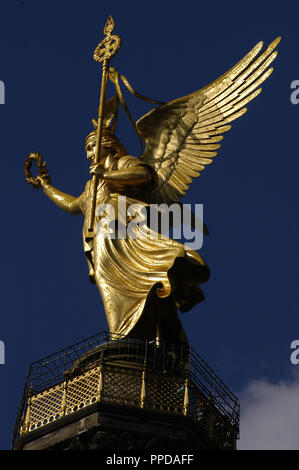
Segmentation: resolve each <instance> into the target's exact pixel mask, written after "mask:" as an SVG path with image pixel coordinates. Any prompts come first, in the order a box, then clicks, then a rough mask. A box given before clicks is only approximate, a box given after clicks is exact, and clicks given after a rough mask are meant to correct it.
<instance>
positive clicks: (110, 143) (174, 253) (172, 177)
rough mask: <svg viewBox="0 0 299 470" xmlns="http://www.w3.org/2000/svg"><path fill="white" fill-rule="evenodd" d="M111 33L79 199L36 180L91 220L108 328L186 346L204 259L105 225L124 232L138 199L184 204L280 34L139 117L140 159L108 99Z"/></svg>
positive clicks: (93, 261) (87, 239)
mask: <svg viewBox="0 0 299 470" xmlns="http://www.w3.org/2000/svg"><path fill="white" fill-rule="evenodd" d="M112 21H113V20H112ZM113 28H114V23H113V24H112V23H111V21H110V23H109V22H107V25H106V28H105V29H106V31H105V34H106V35H107V37H106V38H105V40H104V41H103V42H102V43H100V44H101V46H100V47H99V48H98V49H97V52H98V54H102V56H101V57H102V58H103V61H102V62H103V74H102V89H101V101H100V107H99V116H98V120H97V121H94V127H95V130H94V131H93V132H92V133H91V134H89V136H87V138H86V153H87V158H88V160H90V162H91V167H90V173H91V176H92V179H91V180H90V181H88V182H87V184H86V187H85V190H84V192H83V193H82V194H81V195H80V196H79V197H74V196H71V195H68V194H65V193H63V192H61V191H59V190H58V189H56V188H55V187H54V186H52V185H51V184H50V183H49V180H48V179H47V178H45V177H44V176H43V175H42V174H41V175H39V176H37V178H36V179H37V181H38V182H39V184H40V185H41V186H42V187H43V189H44V192H45V194H46V195H47V196H48V197H49V198H50V199H51V200H52V201H53V202H54V203H55V204H56V205H57V206H58V207H60V208H61V209H63V210H65V211H67V212H69V213H71V214H82V215H85V223H84V227H83V245H84V252H85V255H86V258H87V262H88V266H89V276H90V280H91V282H94V283H96V285H97V287H98V289H99V291H100V293H101V296H102V299H103V303H104V307H105V312H106V316H107V320H108V324H109V328H110V331H111V332H114V333H118V334H123V335H130V336H132V337H134V336H141V337H146V338H148V339H152V340H156V341H157V342H159V341H161V340H163V341H169V342H176V341H185V342H187V339H186V336H185V333H184V330H183V328H182V325H181V323H180V320H179V318H178V315H177V311H178V309H180V310H181V311H187V310H190V309H191V308H192V307H193V306H194V305H195V304H197V303H198V302H200V301H202V300H203V298H204V296H203V294H202V291H201V289H200V287H199V286H198V284H201V283H203V282H206V281H207V280H208V278H209V269H208V267H207V265H206V264H205V262H204V260H203V259H202V258H201V256H200V255H199V254H198V253H196V252H195V251H193V250H188V249H186V248H185V247H184V245H182V244H181V243H179V242H177V241H175V240H172V239H170V238H168V237H165V236H162V235H160V234H156V235H155V236H151V235H154V234H153V233H152V230H151V229H150V227H149V226H148V225H146V224H145V225H144V226H143V229H142V230H143V233H142V234H141V233H140V230H141V229H140V228H138V227H137V228H135V229H134V233H135V236H132V234H126V236H125V237H115V238H112V237H107V236H106V235H107V227H109V226H110V224H111V222H113V223H115V222H116V223H117V224H118V225H117V227H118V228H117V230H118V231H119V230H121V226H122V225H124V226H125V227H127V226H128V223H129V221H130V217H129V215H128V214H126V209H127V207H128V205H131V204H133V203H138V204H141V206H144V207H145V206H146V205H147V204H150V203H156V204H157V203H162V202H165V203H167V204H171V203H173V202H180V198H181V197H182V196H184V195H185V194H186V191H187V190H188V188H189V186H190V183H191V182H192V178H194V177H198V176H199V175H200V172H201V171H202V170H204V169H205V167H206V166H207V165H210V164H211V163H212V162H213V159H214V157H215V156H216V155H217V151H218V149H219V148H220V142H221V141H222V140H223V134H224V133H225V132H227V131H228V130H230V129H231V125H230V123H231V122H232V121H233V120H235V119H237V118H238V117H240V116H242V115H243V114H244V113H245V112H246V110H247V109H246V107H245V106H246V105H247V103H249V102H250V101H251V100H252V99H254V98H255V97H256V96H257V95H258V94H259V93H260V91H261V88H260V85H261V84H262V82H263V81H264V80H266V79H267V78H268V77H269V75H270V74H271V73H272V70H273V69H272V68H271V67H269V66H270V64H271V63H272V61H273V60H274V59H275V57H276V55H277V52H276V51H275V48H276V46H277V44H278V43H279V41H280V38H277V39H276V40H275V41H273V42H272V43H271V44H270V45H269V46H268V48H267V49H266V50H265V51H264V52H261V50H262V47H263V43H261V42H260V43H258V44H257V45H256V46H255V47H254V48H253V49H252V50H251V51H250V52H249V53H248V54H247V55H246V56H245V57H244V58H243V59H242V60H241V61H240V62H239V63H238V64H237V65H235V66H234V67H233V68H231V69H230V70H229V71H228V72H226V73H225V74H224V75H222V76H221V77H220V78H218V79H216V80H215V81H214V82H212V83H211V84H210V85H208V86H206V87H205V88H203V89H201V90H199V91H196V92H194V93H191V94H190V95H188V96H185V97H182V98H179V99H176V100H174V101H171V102H168V103H165V104H162V105H160V106H158V107H157V108H155V109H154V110H152V111H150V112H149V113H147V114H146V115H145V116H143V117H142V118H141V119H139V120H138V121H137V123H136V128H137V130H138V133H139V135H141V136H142V137H143V139H144V140H145V143H146V149H145V151H144V153H143V154H142V155H141V156H140V158H136V157H134V156H130V155H128V153H127V151H126V150H125V148H124V147H123V145H122V144H121V143H120V142H119V140H118V139H117V137H116V136H115V135H114V127H115V126H114V125H112V124H111V122H112V120H113V119H114V118H115V113H116V107H115V103H116V101H115V99H110V100H108V101H105V99H104V98H105V89H106V84H107V77H108V73H109V69H108V62H107V61H108V60H109V59H110V57H111V56H112V55H113V53H115V50H114V49H113V47H116V48H117V47H118V43H117V45H116V46H115V44H114V45H113V44H112V46H111V47H112V49H109V47H108V46H107V44H108V42H107V41H108V40H107V38H108V39H109V38H110V39H111V38H113V37H114V36H112V35H111V32H112V31H113ZM107 47H108V49H107ZM107 51H108V52H109V51H110V52H111V51H112V55H109V54H110V52H109V54H108V52H107ZM106 53H107V54H108V55H107V57H106V58H105V57H103V54H104V56H105V54H106ZM97 57H98V56H97ZM98 58H99V57H98ZM110 70H112V71H114V72H115V70H114V69H110ZM114 76H115V75H114ZM117 83H118V82H117ZM121 99H122V97H121V96H120V100H121ZM118 196H126V206H125V209H124V210H122V212H121V213H122V214H123V217H121V219H122V220H120V218H119V216H118V215H115V214H118V210H117V209H118V205H119V198H118ZM102 204H110V206H112V207H113V208H114V209H115V211H114V214H112V215H111V214H110V213H103V211H102V212H101V211H99V210H98V209H100V208H101V207H102ZM108 212H109V211H108ZM95 227H97V230H95ZM138 230H139V233H138V234H136V231H138ZM136 235H138V236H136Z"/></svg>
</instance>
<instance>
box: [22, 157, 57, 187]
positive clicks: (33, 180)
mask: <svg viewBox="0 0 299 470" xmlns="http://www.w3.org/2000/svg"><path fill="white" fill-rule="evenodd" d="M33 162H35V163H36V166H37V168H38V174H37V176H32V173H31V166H32V163H33ZM46 164H47V162H43V161H42V156H41V154H40V153H39V152H35V153H30V155H28V157H27V158H26V160H25V163H24V170H25V178H26V181H27V183H29V184H30V185H31V186H33V187H34V188H35V189H38V188H40V186H41V184H40V182H39V181H38V179H37V177H38V176H40V177H41V178H43V180H45V181H46V182H47V183H50V182H51V178H50V175H49V173H48V170H47V168H46Z"/></svg>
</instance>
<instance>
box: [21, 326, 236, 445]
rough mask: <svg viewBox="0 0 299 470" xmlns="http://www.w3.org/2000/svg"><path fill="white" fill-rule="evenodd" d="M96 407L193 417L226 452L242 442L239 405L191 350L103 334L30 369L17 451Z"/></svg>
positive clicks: (23, 398) (24, 394)
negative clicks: (40, 432)
mask: <svg viewBox="0 0 299 470" xmlns="http://www.w3.org/2000/svg"><path fill="white" fill-rule="evenodd" d="M96 402H101V403H110V404H117V405H120V406H131V407H135V408H143V409H151V410H156V411H159V412H164V413H174V414H182V415H185V416H190V417H191V418H192V419H193V420H194V421H196V422H198V423H200V424H201V426H202V427H203V429H205V430H206V432H207V433H208V435H209V436H210V437H211V438H213V439H215V441H217V443H218V446H219V447H221V448H232V447H233V446H234V444H235V440H236V438H237V435H238V428H239V411H240V410H239V401H238V399H237V397H236V396H235V395H234V394H233V393H232V392H231V391H230V390H229V389H228V387H227V386H226V385H225V384H224V383H223V382H222V381H221V380H220V379H219V378H218V377H217V375H216V374H215V373H214V372H213V371H212V369H211V368H210V367H209V366H208V365H207V364H206V363H205V361H204V360H203V359H202V358H201V357H200V356H199V355H198V354H197V353H196V352H195V351H194V350H193V349H192V348H190V347H189V346H186V345H185V344H173V345H167V344H161V345H159V347H158V346H156V345H155V344H154V343H152V342H148V341H146V340H136V339H134V340H133V339H129V338H124V337H121V336H118V335H114V334H113V335H111V334H109V333H107V332H102V333H99V334H97V335H94V336H92V337H91V338H88V339H86V340H84V341H80V342H78V343H76V344H74V345H72V346H70V347H68V348H66V349H63V350H61V351H58V352H57V353H55V354H52V355H50V356H48V357H46V358H44V359H42V360H40V361H37V362H34V363H33V364H31V366H30V368H29V372H28V375H27V378H26V382H25V387H24V392H23V395H22V399H21V403H20V407H19V410H18V413H17V418H16V423H15V428H14V432H13V447H14V445H15V443H16V440H17V439H18V437H20V436H22V435H25V434H28V433H30V432H32V431H34V430H36V429H39V428H41V427H43V426H46V425H48V424H50V423H51V422H53V421H56V420H59V419H61V418H63V417H65V416H67V415H70V414H71V413H75V412H77V411H78V410H80V409H82V408H85V407H88V406H90V405H92V404H94V403H96Z"/></svg>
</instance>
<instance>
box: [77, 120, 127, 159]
mask: <svg viewBox="0 0 299 470" xmlns="http://www.w3.org/2000/svg"><path fill="white" fill-rule="evenodd" d="M85 148H86V156H87V159H88V160H93V159H94V157H95V149H96V131H95V130H94V131H93V132H91V133H90V134H88V136H87V137H86V139H85ZM108 155H111V156H113V157H115V158H120V157H122V156H123V155H127V151H126V149H125V147H124V146H123V145H122V144H121V142H120V141H119V140H118V138H117V137H116V136H115V135H114V134H113V133H112V132H111V130H110V129H109V128H105V127H104V129H103V134H102V141H101V154H100V161H101V160H102V159H103V158H106V157H107V156H108Z"/></svg>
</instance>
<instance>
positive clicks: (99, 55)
mask: <svg viewBox="0 0 299 470" xmlns="http://www.w3.org/2000/svg"><path fill="white" fill-rule="evenodd" d="M113 30H114V21H113V18H112V16H111V15H110V16H109V18H108V20H107V22H106V25H105V28H104V34H105V35H106V37H105V38H104V39H103V41H101V42H100V43H99V45H98V46H97V47H96V49H95V51H94V55H93V58H94V60H95V61H96V62H100V63H102V85H101V96H100V106H99V114H98V123H97V134H96V148H95V158H94V163H99V162H100V151H101V142H102V135H103V118H104V104H105V97H106V88H107V79H108V71H109V61H110V59H111V58H112V57H113V56H114V55H115V54H116V52H117V51H118V50H119V48H120V45H121V38H120V37H119V36H117V35H115V34H111V33H112V31H113ZM98 181H99V177H98V176H97V175H93V176H92V180H91V188H92V189H91V191H92V192H91V204H90V208H89V213H88V216H87V217H88V219H87V220H88V224H87V227H88V232H89V236H90V237H91V238H92V237H93V236H94V219H95V209H96V197H97V187H98Z"/></svg>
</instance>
